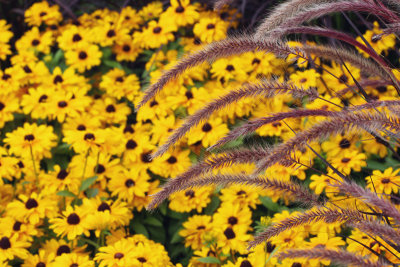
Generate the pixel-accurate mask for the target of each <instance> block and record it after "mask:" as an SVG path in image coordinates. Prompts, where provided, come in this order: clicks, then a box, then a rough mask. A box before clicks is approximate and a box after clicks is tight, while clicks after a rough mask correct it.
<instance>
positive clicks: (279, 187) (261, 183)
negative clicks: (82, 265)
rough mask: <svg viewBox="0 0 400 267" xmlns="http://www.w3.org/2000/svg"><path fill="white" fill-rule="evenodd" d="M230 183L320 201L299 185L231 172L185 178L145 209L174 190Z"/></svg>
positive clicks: (311, 203)
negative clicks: (230, 173)
mask: <svg viewBox="0 0 400 267" xmlns="http://www.w3.org/2000/svg"><path fill="white" fill-rule="evenodd" d="M232 184H240V185H250V186H256V187H260V188H261V189H270V190H275V191H279V192H282V193H285V194H290V195H291V196H293V197H294V198H296V199H297V200H298V201H301V202H303V203H305V204H310V205H313V206H314V205H319V204H320V202H318V196H316V195H314V194H312V193H311V192H310V191H308V190H307V189H306V188H304V187H302V186H300V185H296V184H293V183H291V182H284V181H280V180H276V179H267V178H261V177H250V176H249V175H244V174H232V175H210V176H201V177H199V178H196V179H191V180H185V181H183V182H182V183H181V184H180V185H179V187H174V188H171V187H170V190H169V192H168V193H169V194H168V195H167V194H165V192H163V193H161V192H159V193H157V194H156V195H155V196H154V198H153V201H152V202H151V203H150V204H149V206H148V207H147V209H152V208H154V207H155V206H156V205H157V204H158V203H161V202H162V201H163V200H164V199H166V198H167V197H168V196H169V195H170V194H172V193H174V192H178V191H183V190H186V189H189V188H194V187H201V186H208V185H223V186H227V185H232ZM161 199H162V200H161ZM160 200H161V201H160Z"/></svg>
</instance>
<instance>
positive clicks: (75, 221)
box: [67, 213, 81, 225]
mask: <svg viewBox="0 0 400 267" xmlns="http://www.w3.org/2000/svg"><path fill="white" fill-rule="evenodd" d="M80 221H81V218H79V216H78V214H76V213H71V214H70V215H69V216H68V217H67V223H68V224H71V225H77V224H79V223H80Z"/></svg>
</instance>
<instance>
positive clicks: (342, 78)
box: [339, 74, 349, 84]
mask: <svg viewBox="0 0 400 267" xmlns="http://www.w3.org/2000/svg"><path fill="white" fill-rule="evenodd" d="M348 81H349V78H348V77H347V76H346V75H344V74H343V75H342V76H340V77H339V82H340V83H345V84H346V83H347V82H348Z"/></svg>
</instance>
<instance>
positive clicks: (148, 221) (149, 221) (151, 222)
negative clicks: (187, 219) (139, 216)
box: [143, 217, 163, 227]
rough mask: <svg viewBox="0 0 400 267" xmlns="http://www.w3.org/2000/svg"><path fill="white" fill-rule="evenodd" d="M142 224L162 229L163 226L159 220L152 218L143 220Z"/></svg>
mask: <svg viewBox="0 0 400 267" xmlns="http://www.w3.org/2000/svg"><path fill="white" fill-rule="evenodd" d="M143 222H144V223H145V224H148V225H152V226H158V227H162V226H163V224H162V223H161V222H160V221H159V220H157V219H156V218H154V217H147V218H146V219H144V221H143Z"/></svg>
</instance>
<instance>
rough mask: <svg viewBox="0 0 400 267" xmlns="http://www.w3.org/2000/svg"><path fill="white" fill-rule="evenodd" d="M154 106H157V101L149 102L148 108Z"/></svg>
mask: <svg viewBox="0 0 400 267" xmlns="http://www.w3.org/2000/svg"><path fill="white" fill-rule="evenodd" d="M156 105H158V102H157V101H155V100H153V101H151V102H150V107H154V106H156Z"/></svg>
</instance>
